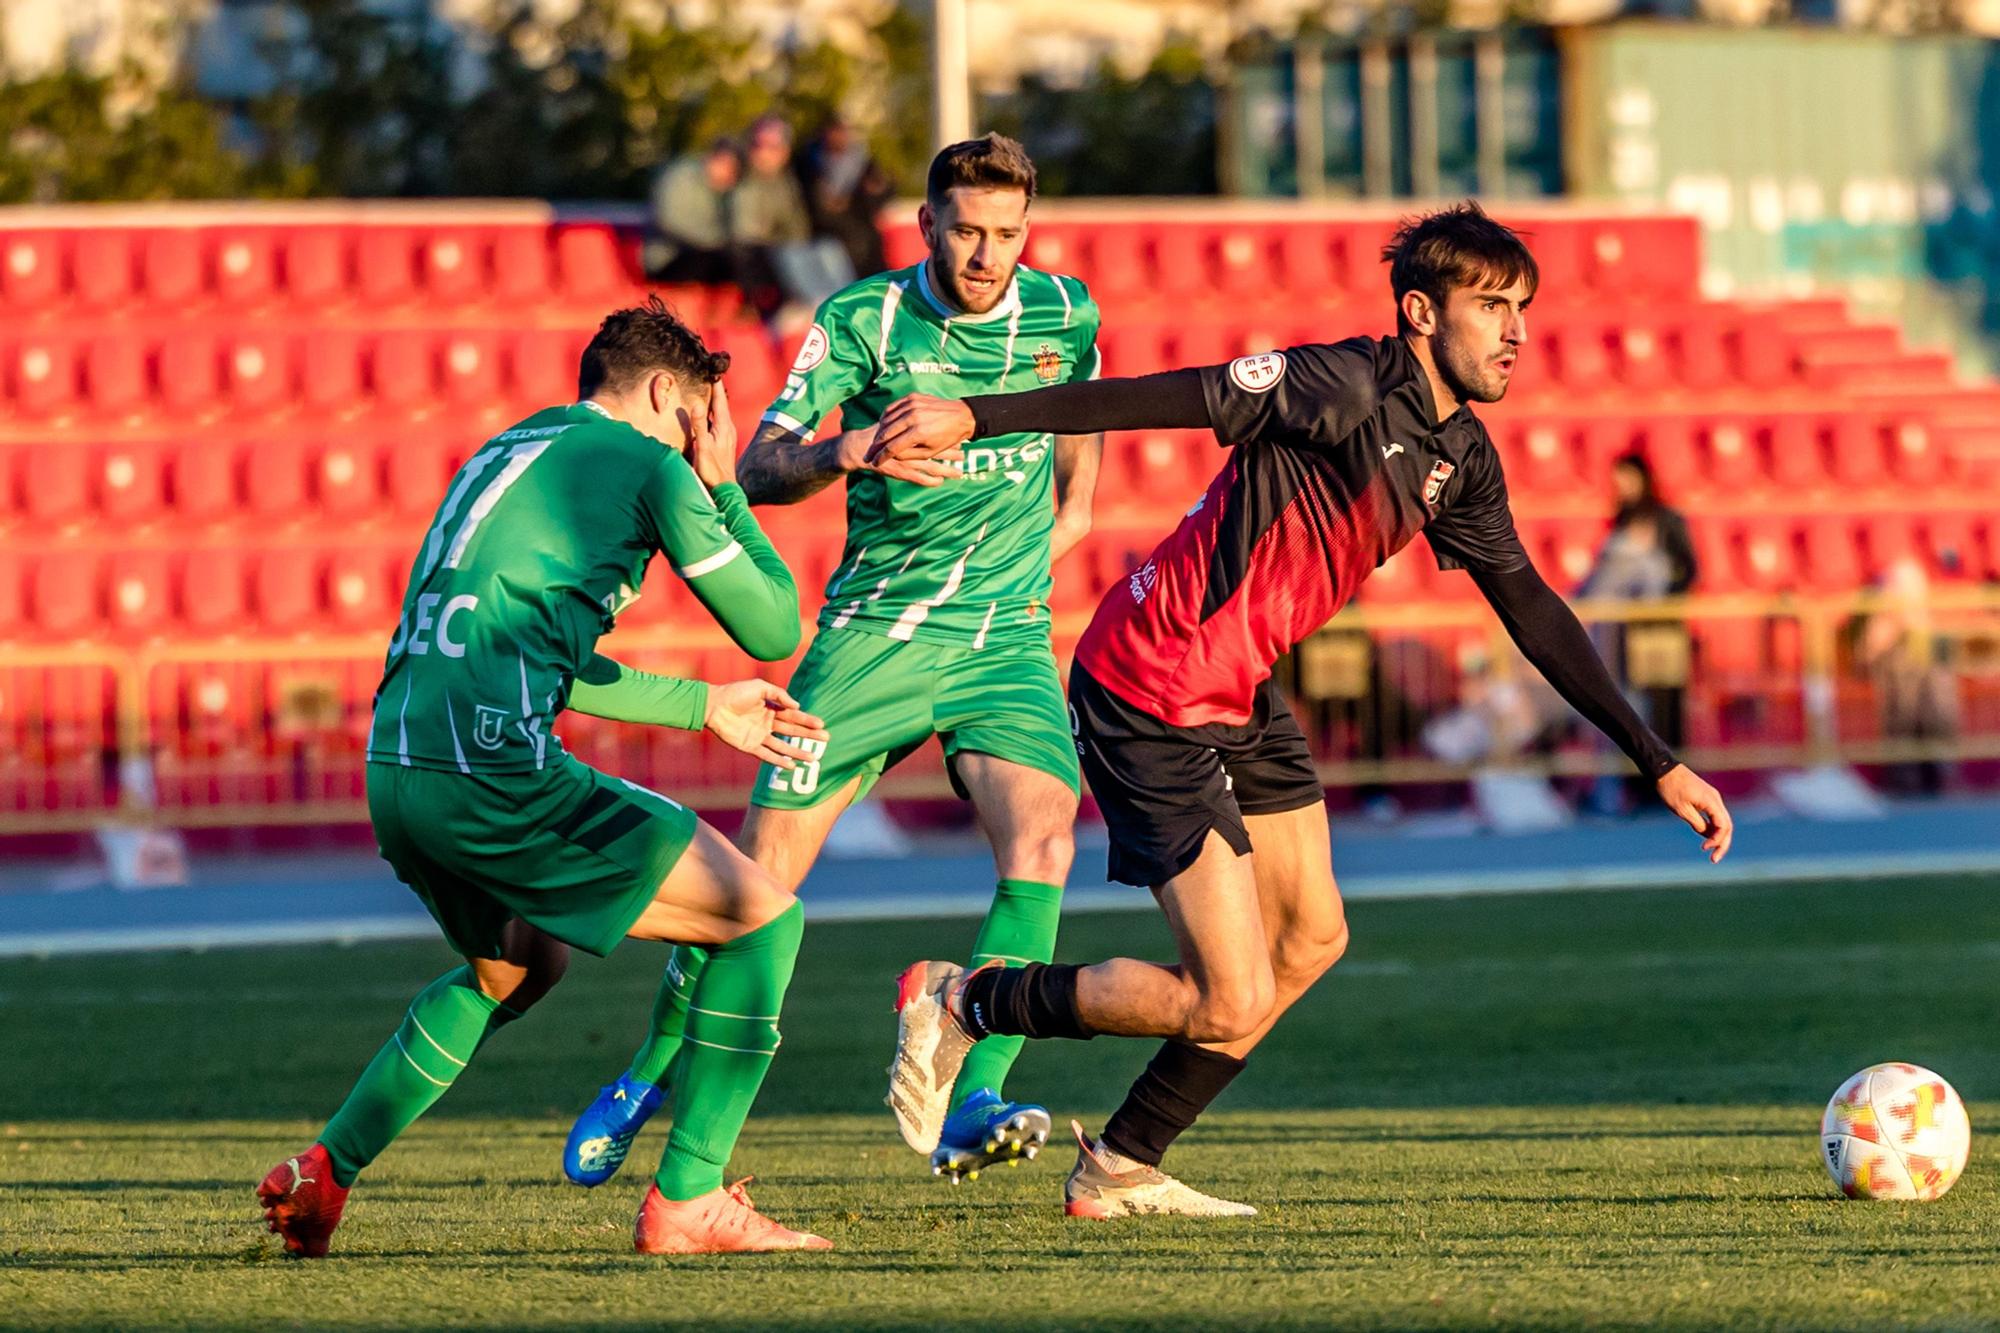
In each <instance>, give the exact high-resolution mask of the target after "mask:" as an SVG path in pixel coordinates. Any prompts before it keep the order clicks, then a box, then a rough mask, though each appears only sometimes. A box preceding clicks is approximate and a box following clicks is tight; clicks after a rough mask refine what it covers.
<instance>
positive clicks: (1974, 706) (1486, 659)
mask: <svg viewBox="0 0 2000 1333" xmlns="http://www.w3.org/2000/svg"><path fill="white" fill-rule="evenodd" d="M1577 610H1578V613H1579V615H1581V616H1582V617H1583V619H1584V620H1585V621H1586V623H1587V624H1589V625H1591V626H1592V628H1593V633H1594V634H1595V635H1597V637H1598V641H1599V649H1600V651H1604V652H1607V654H1608V655H1610V656H1612V657H1613V658H1614V659H1615V660H1616V661H1617V662H1618V664H1619V666H1620V669H1621V672H1622V674H1623V676H1624V678H1625V679H1627V680H1628V681H1629V682H1630V684H1631V688H1632V694H1633V697H1634V698H1635V700H1636V701H1637V702H1638V703H1639V705H1640V706H1641V708H1642V710H1647V711H1650V712H1651V713H1652V715H1653V716H1652V718H1651V720H1652V721H1653V722H1654V724H1655V726H1656V727H1657V728H1659V729H1660V730H1662V732H1663V733H1664V734H1667V735H1668V738H1669V740H1670V741H1672V742H1674V743H1675V744H1676V746H1677V747H1678V748H1679V749H1680V751H1681V753H1682V754H1683V755H1684V756H1685V757H1686V758H1687V759H1688V761H1689V762H1690V763H1691V764H1693V765H1695V766H1696V767H1698V768H1700V769H1703V770H1705V771H1708V770H1713V771H1726V770H1750V769H1776V768H1785V767H1796V766H1806V765H1812V764H1817V763H1823V762H1829V761H1842V762H1847V763H1853V764H1861V765H1915V764H1928V765H1950V764H1954V763H1959V762H1964V761H1981V760H1994V759H2000V590H1996V589H1972V588H1945V589H1938V590H1934V591H1933V592H1932V593H1931V594H1930V595H1929V597H1928V598H1927V599H1926V601H1925V602H1924V603H1923V605H1922V606H1921V607H1912V606H1910V605H1909V604H1907V603H1905V602H1901V601H1897V600H1895V599H1891V598H1888V597H1885V596H1882V595H1880V594H1873V593H1864V594H1855V595H1852V596H1845V597H1832V598H1793V597H1779V598H1766V597H1745V596H1731V597H1691V598H1679V599H1672V600H1667V601H1659V602H1649V603H1631V602H1620V603H1602V602H1583V603H1579V604H1578V605H1577ZM1082 625H1083V618H1082V617H1077V616H1070V617H1065V618H1060V619H1059V620H1058V622H1057V625H1056V630H1057V642H1058V644H1059V646H1060V651H1061V652H1062V654H1063V655H1064V656H1065V657H1066V656H1067V653H1068V649H1069V646H1070V645H1072V644H1073V643H1074V642H1075V637H1076V635H1077V633H1078V632H1080V631H1081V629H1082ZM612 647H613V651H615V652H617V653H618V654H619V655H620V656H621V657H623V658H625V659H626V660H629V661H631V662H632V663H633V664H634V665H637V666H642V667H645V668H646V669H649V670H656V671H663V672H667V673H670V674H676V675H698V676H704V677H706V678H709V679H737V678H741V677H743V676H746V675H750V674H754V673H759V672H761V673H763V674H766V675H770V676H772V677H774V678H778V679H783V678H785V677H786V676H788V675H789V673H790V670H791V667H790V665H789V664H782V663H781V664H777V665H775V666H770V665H760V664H756V663H752V662H750V661H748V659H746V658H744V657H743V656H742V655H741V654H740V653H738V652H736V651H735V649H734V648H733V647H731V646H730V645H729V644H728V642H727V641H726V640H725V639H724V638H723V637H722V635H721V633H720V631H719V630H716V629H714V628H713V627H699V628H694V629H681V628H675V627H648V628H646V629H643V630H630V631H621V632H620V634H619V635H618V636H617V640H616V643H615V645H612ZM381 662H382V643H381V641H380V639H379V637H377V636H369V637H367V638H300V639H293V640H271V639H248V638H243V639H226V640H217V641H213V642H202V643H193V642H190V643H174V642H162V643H156V644H151V645H146V646H142V647H137V648H133V649H129V650H127V649H119V648H116V647H111V646H102V645H99V646H91V645H78V646H74V647H59V648H46V649H44V648H14V649H0V834H21V833H53V832H72V831H78V830H86V829H90V828H94V827H98V826H101V825H106V824H133V825H146V824H151V825H162V826H172V827H199V826H223V825H247V824H320V823H340V822H351V821H359V820H362V819H365V817H366V807H365V802H364V798H363V767H362V766H363V758H362V756H363V753H364V750H365V745H366V736H367V729H368V724H369V720H370V716H371V701H370V695H371V692H372V690H373V687H374V684H375V681H376V678H377V675H378V673H379V671H380V668H381ZM1279 680H1280V683H1281V684H1282V685H1284V686H1285V687H1286V688H1287V690H1288V691H1289V692H1290V693H1291V695H1292V697H1293V700H1294V704H1295V707H1296V708H1297V711H1298V713H1299V716H1300V719H1301V722H1302V723H1303V724H1304V726H1305V728H1306V731H1307V734H1308V736H1309V737H1310V738H1311V739H1312V741H1313V743H1314V746H1315V750H1316V753H1317V754H1318V756H1319V759H1320V771H1321V775H1322V777H1323V778H1324V779H1325V780H1326V782H1327V783H1328V784H1329V785H1330V786H1358V785H1365V784H1393V783H1412V782H1422V783H1435V782H1449V781H1457V780H1462V779H1464V778H1466V777H1467V776H1468V775H1469V774H1470V773H1472V772H1473V771H1475V770H1477V769H1479V768H1482V767H1490V766H1503V767H1508V768H1512V769H1519V770H1526V771H1534V772H1541V773H1547V774H1552V775H1553V774H1590V773H1619V772H1623V771H1625V770H1626V765H1625V760H1624V759H1623V757H1622V756H1620V755H1619V754H1617V753H1616V752H1615V751H1613V750H1611V749H1610V748H1609V747H1608V746H1606V745H1604V744H1602V743H1601V742H1600V741H1598V740H1597V739H1596V738H1595V733H1593V732H1591V731H1590V729H1589V728H1588V727H1587V726H1586V725H1584V724H1582V723H1581V722H1580V721H1579V720H1577V719H1576V718H1575V717H1574V715H1573V714H1570V713H1569V711H1568V710H1567V708H1566V707H1564V706H1562V705H1561V704H1560V702H1559V701H1557V700H1555V699H1554V697H1553V694H1552V692H1550V691H1548V690H1547V687H1546V686H1545V685H1542V684H1541V682H1540V681H1539V679H1538V678H1536V677H1535V676H1534V673H1533V672H1532V671H1530V670H1529V669H1528V668H1526V667H1525V665H1524V664H1523V663H1522V662H1521V660H1520V659H1519V657H1518V655H1517V654H1516V653H1515V651H1514V650H1513V647H1512V645H1511V644H1510V643H1509V642H1508V641H1507V639H1506V636H1505V633H1504V631H1502V629H1501V628H1500V626H1499V625H1498V623H1497V622H1496V621H1495V620H1494V618H1493V616H1492V615H1491V613H1490V612H1489V611H1487V609H1486V608H1485V607H1484V606H1483V605H1482V604H1480V603H1478V602H1476V601H1474V602H1463V603H1448V604H1434V605H1433V604H1426V605H1357V606H1353V607H1349V608H1348V609H1346V610H1344V611H1343V612H1342V613H1341V614H1340V615H1339V616H1337V617H1336V618H1335V619H1334V620H1333V621H1332V622H1331V623H1330V624H1328V625H1327V626H1326V628H1325V629H1323V630H1322V631H1321V632H1320V633H1318V634H1317V635H1315V636H1314V637H1313V638H1312V639H1310V640H1308V641H1307V642H1306V643H1304V644H1302V645H1301V646H1300V647H1299V649H1298V651H1297V652H1295V653H1294V654H1292V656H1291V657H1290V658H1289V659H1287V661H1286V662H1284V663H1282V664H1280V667H1279ZM558 730H559V732H560V734H562V736H563V737H564V741H565V744H566V745H567V746H568V747H569V748H570V750H571V751H572V752H573V753H575V754H577V755H578V756H579V757H580V758H582V759H584V760H585V761H586V762H589V763H592V764H595V765H597V766H599V767H601V768H604V769H606V770H608V771H612V772H616V773H619V774H621V775H623V776H626V777H630V778H632V779H633V780H634V781H638V782H643V783H645V784H646V785H648V786H652V787H655V788H657V789H659V790H663V791H666V792H668V793H670V794H672V795H673V796H674V797H675V798H676V799H679V800H684V801H687V802H689V803H691V804H694V805H696V806H699V807H703V808H708V809H728V808H733V807H738V806H740V805H741V804H742V803H743V801H744V799H745V796H746V794H747V792H748V790H749V784H750V782H751V781H752V778H753V775H754V771H755V766H754V765H753V764H752V763H751V761H750V760H748V759H747V758H745V757H744V756H742V755H739V754H737V753H735V752H734V751H732V750H729V749H728V748H727V747H725V746H722V745H720V744H719V743H717V742H714V741H712V740H709V739H707V738H705V737H702V736H699V735H695V734H692V733H686V732H674V731H667V730H664V729H661V728H652V727H638V726H627V725H620V724H615V723H606V722H601V721H598V720H596V719H593V718H585V717H581V716H578V715H574V714H571V715H567V716H565V717H564V718H563V719H562V720H561V721H560V723H559V725H558ZM878 790H879V791H880V792H881V794H882V795H885V796H891V797H910V798H928V797H943V796H945V795H947V794H948V793H949V790H950V788H949V785H948V783H947V781H946V778H945V775H944V772H943V767H942V763H941V761H940V758H939V755H938V752H937V750H936V747H935V746H929V747H926V748H925V750H923V751H920V752H919V754H918V755H916V756H913V757H912V758H911V759H910V760H907V761H905V762H904V764H902V765H900V766H899V767H898V768H897V769H895V770H893V771H892V772H891V773H890V774H889V775H888V777H887V778H886V779H885V780H884V782H883V784H882V786H881V787H880V788H879V789H878Z"/></svg>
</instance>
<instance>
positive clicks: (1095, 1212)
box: [1063, 1120, 1257, 1221]
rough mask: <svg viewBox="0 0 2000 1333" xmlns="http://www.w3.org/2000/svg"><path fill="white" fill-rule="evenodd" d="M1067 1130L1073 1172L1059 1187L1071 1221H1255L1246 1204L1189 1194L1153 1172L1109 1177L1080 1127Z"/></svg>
mask: <svg viewBox="0 0 2000 1333" xmlns="http://www.w3.org/2000/svg"><path fill="white" fill-rule="evenodd" d="M1069 1127H1070V1130H1071V1132H1073V1133H1074V1134H1075V1135H1076V1149H1077V1151H1076V1169H1075V1170H1074V1171H1071V1172H1070V1173H1069V1179H1068V1180H1066V1181H1064V1182H1063V1200H1064V1202H1063V1211H1064V1212H1066V1213H1068V1214H1069V1215H1070V1216H1071V1217H1088V1218H1094V1219H1096V1220H1098V1221H1103V1220H1105V1219H1107V1218H1113V1217H1141V1216H1145V1215H1148V1214H1151V1215H1156V1216H1168V1217H1255V1216H1256V1215H1257V1210H1256V1209H1255V1208H1252V1207H1251V1206H1250V1205H1249V1204H1247V1203H1233V1202H1231V1201H1230V1200H1228V1199H1218V1198H1216V1197H1214V1196H1213V1195H1210V1194H1203V1193H1202V1192H1201V1191H1200V1190H1196V1189H1189V1188H1188V1187H1187V1186H1186V1185H1183V1184H1181V1182H1180V1181H1178V1180H1175V1179H1174V1178H1173V1177H1172V1176H1170V1175H1168V1174H1167V1173H1166V1172H1164V1171H1162V1170H1160V1169H1159V1168H1158V1167H1156V1166H1135V1167H1133V1168H1132V1169H1131V1170H1129V1171H1113V1170H1112V1169H1111V1167H1110V1166H1109V1165H1107V1164H1106V1163H1105V1161H1104V1159H1103V1158H1102V1157H1100V1156H1099V1155H1098V1150H1097V1144H1095V1143H1093V1142H1092V1141H1091V1140H1090V1139H1089V1138H1088V1137H1087V1136H1086V1135H1085V1134H1084V1132H1083V1126H1082V1125H1079V1124H1078V1123H1077V1122H1076V1121H1074V1120H1072V1121H1070V1122H1069Z"/></svg>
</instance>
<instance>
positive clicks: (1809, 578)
mask: <svg viewBox="0 0 2000 1333" xmlns="http://www.w3.org/2000/svg"><path fill="white" fill-rule="evenodd" d="M1802 528H1803V531H1802V533H1801V542H1802V545H1803V554H1804V559H1803V560H1802V561H1801V563H1800V568H1799V581H1800V582H1801V583H1802V584H1803V585H1804V586H1805V587H1806V589H1807V590H1809V591H1811V592H1822V593H1840V592H1852V591H1853V590H1854V589H1856V588H1859V587H1862V586H1863V585H1864V584H1866V583H1867V581H1868V578H1867V572H1866V569H1865V567H1864V566H1863V564H1862V560H1861V550H1860V546H1859V544H1858V542H1857V540H1856V538H1857V534H1856V531H1855V525H1854V523H1853V521H1852V520H1851V519H1848V518H1846V517H1843V516H1841V515H1837V514H1827V515H1821V516H1818V517H1815V518H1813V519H1811V520H1809V521H1807V522H1806V523H1804V524H1803V525H1802Z"/></svg>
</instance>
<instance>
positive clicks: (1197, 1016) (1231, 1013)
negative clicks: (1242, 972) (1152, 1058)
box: [1184, 973, 1277, 1041]
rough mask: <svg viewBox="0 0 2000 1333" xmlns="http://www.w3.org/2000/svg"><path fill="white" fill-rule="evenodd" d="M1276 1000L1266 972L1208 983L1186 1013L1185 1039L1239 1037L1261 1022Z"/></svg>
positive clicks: (1274, 988)
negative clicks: (1232, 980) (1192, 1006)
mask: <svg viewBox="0 0 2000 1333" xmlns="http://www.w3.org/2000/svg"><path fill="white" fill-rule="evenodd" d="M1276 1003H1277V993H1276V987H1275V986H1274V984H1273V982H1272V979H1271V976H1270V974H1269V973H1260V974H1258V975H1256V976H1253V977H1248V978H1245V979H1244V980H1242V981H1239V982H1231V983H1228V984H1225V985H1220V986H1211V987H1210V988H1209V989H1208V990H1207V991H1205V992H1204V993H1203V994H1202V996H1201V999H1200V1000H1198V1001H1197V1002H1196V1003H1195V1006H1194V1008H1193V1010H1192V1011H1191V1012H1190V1013H1189V1014H1188V1022H1187V1031H1186V1032H1185V1034H1184V1035H1185V1036H1186V1037H1187V1039H1188V1040H1189V1041H1241V1040H1242V1039H1243V1038H1245V1037H1247V1036H1249V1035H1250V1034H1251V1033H1253V1032H1255V1031H1256V1030H1257V1029H1258V1028H1259V1027H1260V1026H1262V1024H1263V1022H1264V1020H1265V1019H1266V1018H1269V1017H1270V1016H1271V1008H1272V1006H1273V1005H1275V1004H1276Z"/></svg>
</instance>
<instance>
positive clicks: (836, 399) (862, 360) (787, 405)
mask: <svg viewBox="0 0 2000 1333" xmlns="http://www.w3.org/2000/svg"><path fill="white" fill-rule="evenodd" d="M861 313H862V307H860V306H858V305H857V304H856V301H855V298H854V297H852V296H850V295H849V294H848V293H847V292H839V293H836V294H834V295H833V296H830V297H828V298H827V299H826V300H825V301H824V302H822V303H821V305H820V308H819V312H818V313H817V314H816V315H814V316H813V326H812V328H810V329H808V330H807V331H806V340H805V342H803V343H801V344H800V345H799V354H798V356H797V358H796V359H794V360H793V362H792V368H791V370H790V371H789V372H787V374H786V375H785V387H784V388H782V389H780V390H779V391H778V397H777V400H776V401H775V402H773V403H772V404H771V407H770V410H769V411H767V412H765V413H764V424H765V425H774V424H775V425H779V426H782V427H784V428H785V429H786V430H789V431H791V432H793V433H794V434H796V435H798V436H800V437H801V438H803V439H807V440H810V439H811V438H812V437H813V435H814V433H815V432H817V431H818V430H819V423H820V422H822V421H824V420H825V419H826V417H827V415H828V414H829V413H831V412H832V411H833V409H835V408H836V407H839V406H840V405H841V404H842V403H844V402H846V401H847V400H848V399H850V398H852V397H854V396H855V395H856V394H858V393H860V392H861V391H862V390H863V389H865V388H867V387H868V386H869V385H870V384H872V383H874V382H875V368H876V367H875V348H874V346H873V344H872V343H871V342H870V340H869V335H868V333H867V331H866V330H865V329H863V328H862V327H860V324H859V321H858V318H857V317H858V316H860V315H861ZM869 321H870V322H879V316H872V315H871V316H869ZM844 428H845V426H843V429H844Z"/></svg>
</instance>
